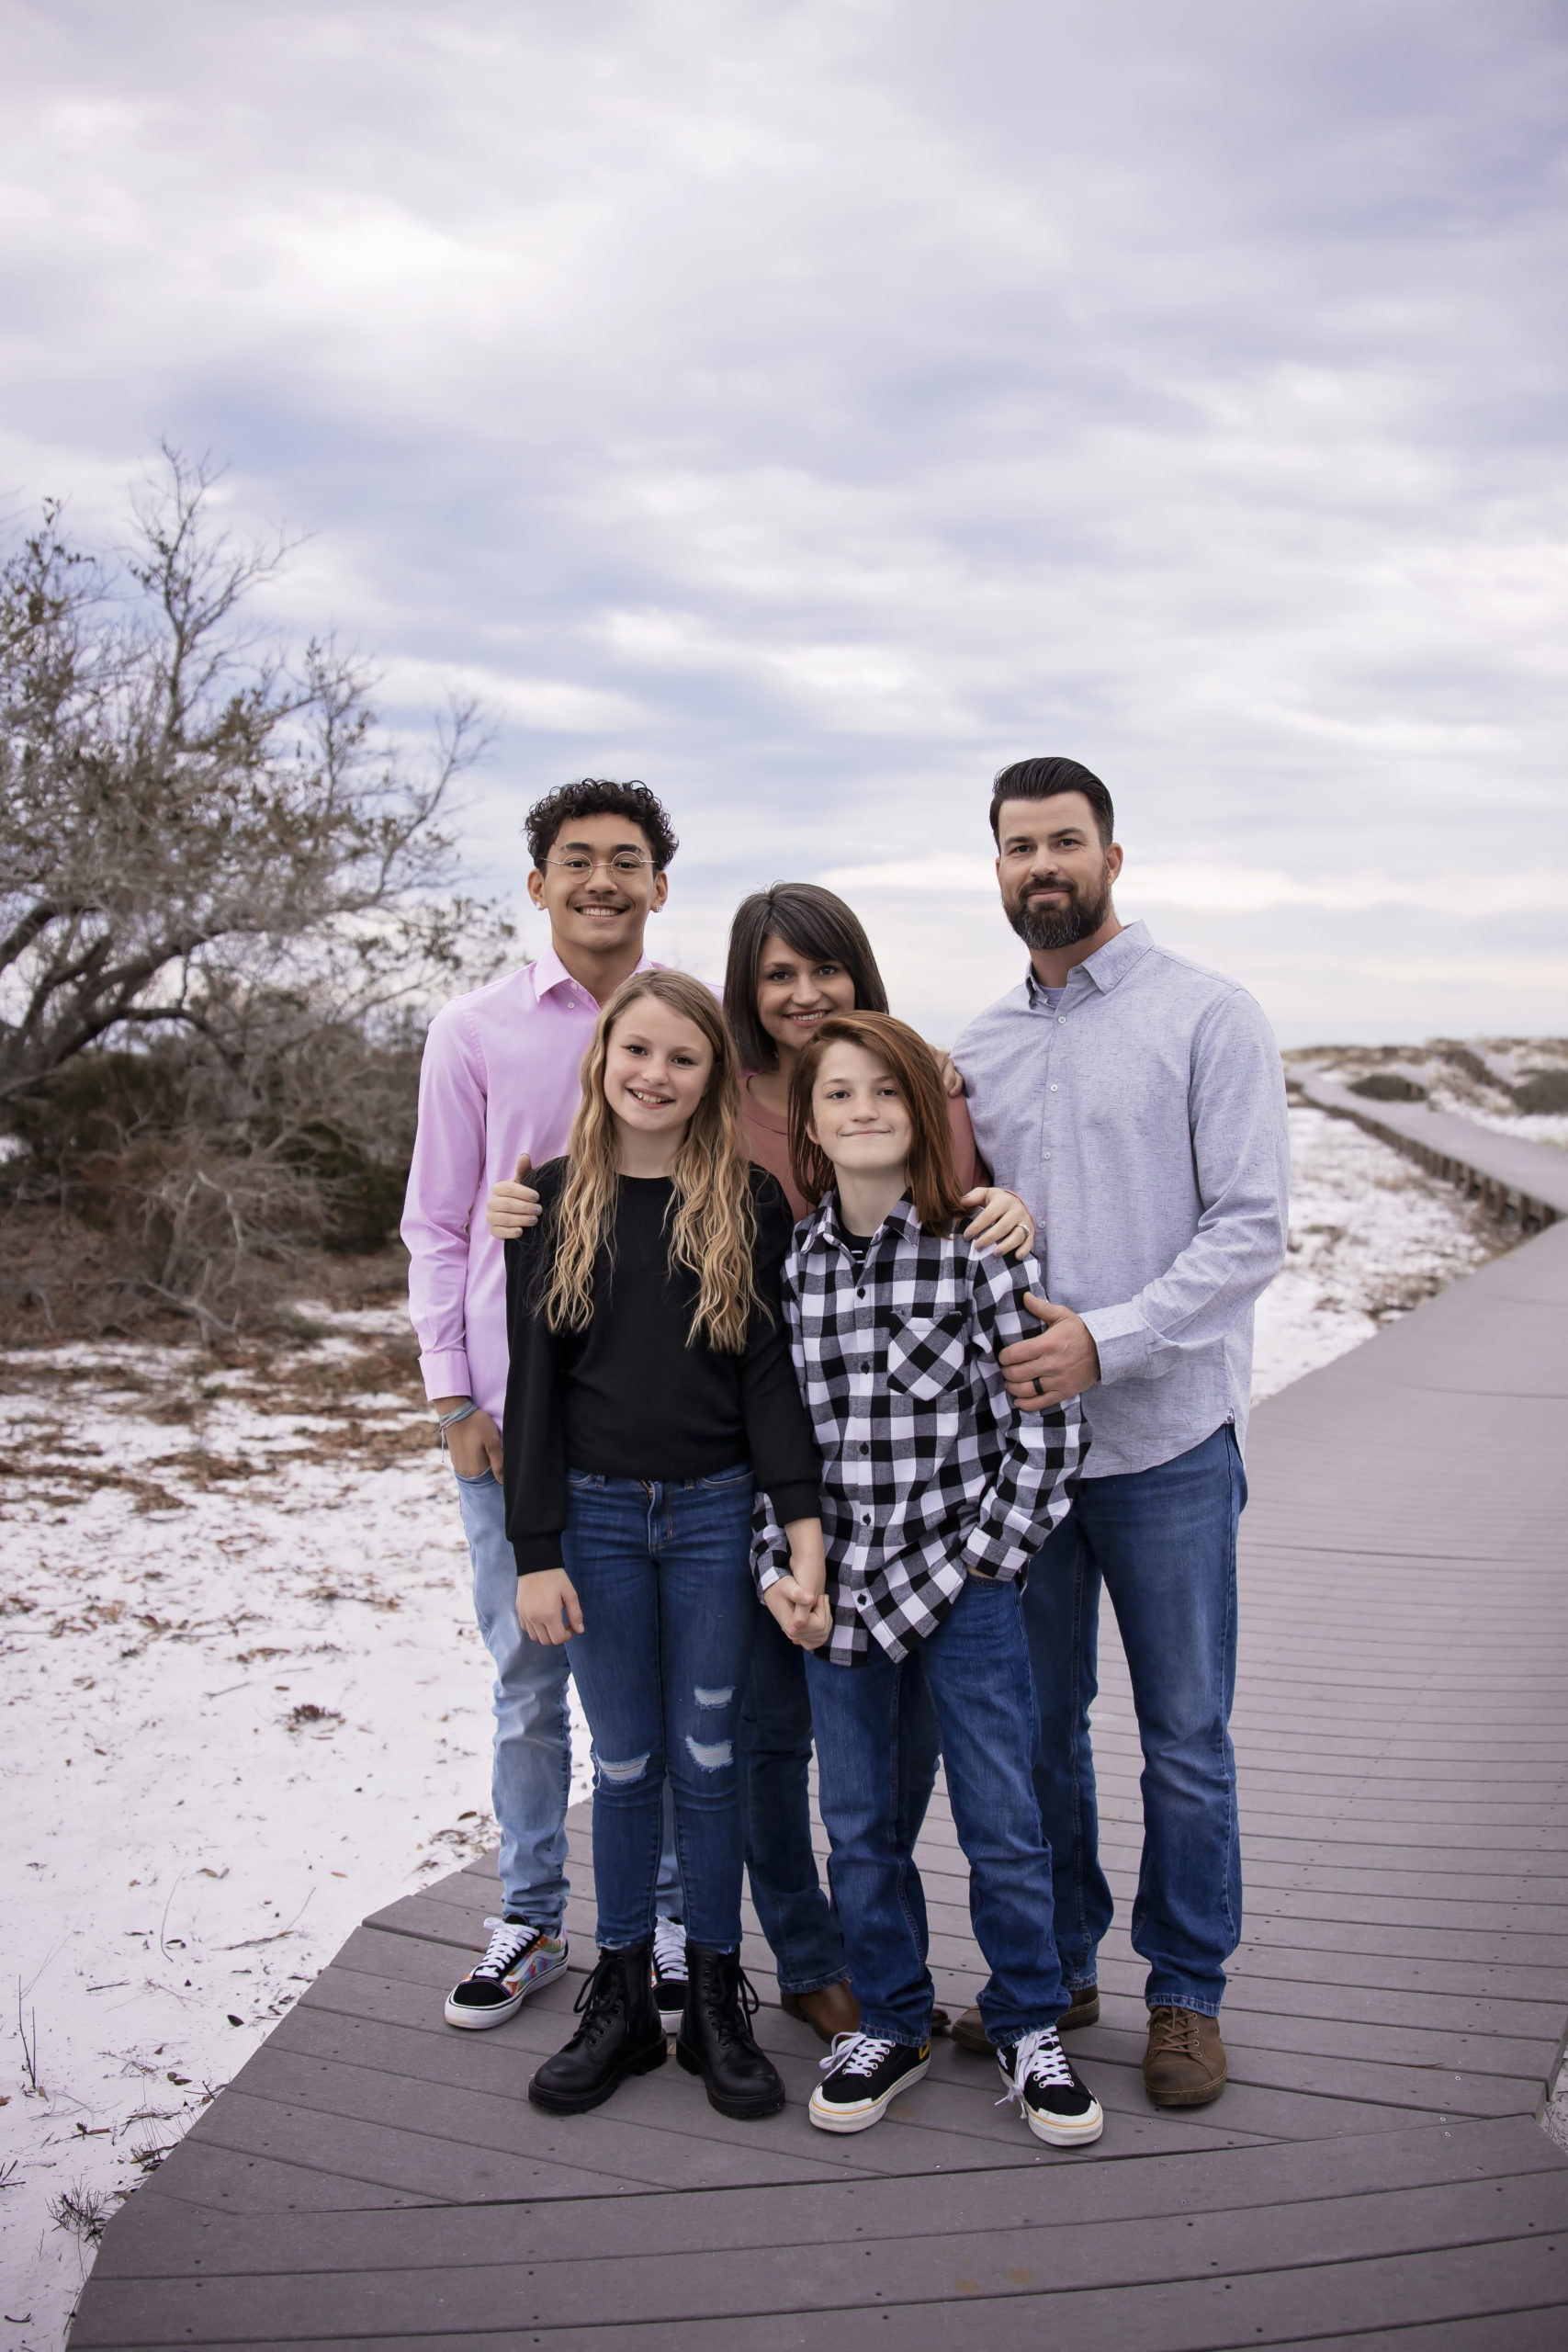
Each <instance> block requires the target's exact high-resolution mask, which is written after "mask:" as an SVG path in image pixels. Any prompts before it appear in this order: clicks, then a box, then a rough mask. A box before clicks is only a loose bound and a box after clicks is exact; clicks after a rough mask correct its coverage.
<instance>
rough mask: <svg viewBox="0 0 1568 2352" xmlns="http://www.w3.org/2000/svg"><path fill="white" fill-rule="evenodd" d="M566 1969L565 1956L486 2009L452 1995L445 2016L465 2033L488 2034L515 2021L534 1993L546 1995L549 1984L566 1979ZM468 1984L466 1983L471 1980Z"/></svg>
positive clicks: (447, 2020) (448, 1999)
mask: <svg viewBox="0 0 1568 2352" xmlns="http://www.w3.org/2000/svg"><path fill="white" fill-rule="evenodd" d="M566 1967H567V1963H566V1957H565V1955H564V1953H563V1955H562V1957H561V1959H560V1960H559V1961H558V1962H557V1964H556V1965H555V1966H554V1967H553V1968H544V1969H541V1970H540V1972H539V1973H538V1975H537V1976H530V1977H529V1979H528V1981H527V1983H526V1984H525V1985H521V1986H519V1988H518V1990H517V1991H516V1992H515V1993H513V1994H512V1995H511V1996H509V1997H508V1998H507V1999H506V2000H504V2001H496V2002H493V2003H490V2004H487V2005H486V2007H484V2008H482V2009H475V2008H470V2007H468V2005H467V2003H465V2002H459V2001H457V2000H456V1999H454V1997H453V1996H452V1994H450V1993H448V1994H447V1996H446V2008H445V2010H444V2011H443V2012H442V2014H443V2015H444V2016H445V2018H446V2022H447V2024H448V2025H455V2026H457V2027H459V2028H460V2029H461V2030H462V2031H464V2032H465V2033H488V2032H489V2031H490V2030H491V2027H492V2026H497V2025H504V2024H505V2023H506V2021H507V2019H508V2018H514V2017H515V2016H516V2015H517V2012H518V2010H519V2009H520V2008H521V2007H523V2004H524V2002H525V2001H526V2000H529V1999H530V1998H531V1997H532V1996H533V1995H534V1994H536V1993H538V1992H542V1991H543V1989H544V1987H545V1986H546V1985H553V1984H554V1983H555V1981H556V1978H557V1977H558V1976H564V1975H565V1974H566ZM464 1981H465V1983H466V1982H467V1979H466V1978H465V1980H464Z"/></svg>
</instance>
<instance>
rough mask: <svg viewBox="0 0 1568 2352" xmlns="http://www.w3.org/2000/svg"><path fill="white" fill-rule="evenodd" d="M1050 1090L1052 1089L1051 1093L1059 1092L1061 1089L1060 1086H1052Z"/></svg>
mask: <svg viewBox="0 0 1568 2352" xmlns="http://www.w3.org/2000/svg"><path fill="white" fill-rule="evenodd" d="M1051 1091H1052V1093H1053V1094H1059V1093H1060V1092H1061V1089H1060V1087H1056V1086H1054V1087H1053V1088H1052V1089H1051Z"/></svg>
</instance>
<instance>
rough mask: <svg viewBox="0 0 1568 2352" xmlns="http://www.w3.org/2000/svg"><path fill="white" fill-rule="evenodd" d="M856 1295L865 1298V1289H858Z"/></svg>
mask: <svg viewBox="0 0 1568 2352" xmlns="http://www.w3.org/2000/svg"><path fill="white" fill-rule="evenodd" d="M855 1296H856V1297H857V1298H863V1297H864V1296H865V1293H864V1291H863V1290H857V1291H856V1293H855Z"/></svg>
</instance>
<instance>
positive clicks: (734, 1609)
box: [561, 1464, 759, 1951]
mask: <svg viewBox="0 0 1568 2352" xmlns="http://www.w3.org/2000/svg"><path fill="white" fill-rule="evenodd" d="M751 1494H752V1482H751V1471H750V1464H740V1465H739V1467H738V1468H736V1469H734V1470H731V1471H726V1472H723V1473H720V1474H719V1475H717V1476H714V1477H711V1478H687V1479H682V1480H680V1481H675V1480H671V1481H670V1482H668V1483H665V1482H661V1481H655V1482H652V1483H645V1482H644V1481H643V1480H641V1479H639V1478H606V1477H603V1476H597V1475H591V1474H590V1473H588V1472H585V1471H580V1470H574V1471H571V1472H570V1474H569V1478H568V1496H569V1499H568V1504H567V1525H566V1531H565V1533H564V1535H563V1538H562V1544H561V1550H562V1555H563V1557H564V1560H565V1564H566V1568H567V1573H568V1575H569V1576H570V1578H571V1581H572V1583H573V1585H574V1586H575V1587H576V1589H577V1597H578V1600H579V1601H580V1602H581V1608H582V1618H583V1630H582V1632H581V1634H574V1635H573V1636H572V1639H571V1640H570V1642H569V1643H568V1645H567V1651H568V1655H569V1656H570V1660H571V1671H572V1674H573V1676H574V1677H575V1679H576V1682H577V1688H578V1692H579V1695H580V1696H581V1701H582V1706H583V1712H584V1713H585V1714H586V1715H587V1717H588V1722H589V1726H590V1728H591V1730H592V1734H593V1768H594V1769H593V1877H594V1883H595V1887H596V1890H597V1894H598V1903H599V1926H598V1939H599V1944H600V1948H601V1950H604V1951H626V1950H627V1949H629V1948H630V1947H632V1946H633V1945H636V1944H640V1943H643V1942H645V1941H646V1940H647V1939H648V1938H649V1936H650V1935H651V1934H652V1932H653V1922H654V1916H655V1896H656V1891H657V1884H658V1878H659V1854H660V1826H661V1813H662V1797H663V1790H664V1778H665V1774H666V1772H668V1774H669V1776H670V1781H671V1785H672V1787H673V1790H674V1796H675V1842H676V1849H677V1851H678V1853H679V1856H680V1863H681V1881H682V1887H683V1889H684V1894H685V1922H686V1932H687V1934H688V1935H689V1937H690V1938H691V1939H692V1941H693V1942H694V1943H695V1944H699V1945H702V1946H705V1948H706V1949H707V1950H709V1951H737V1950H738V1949H739V1943H740V1885H741V1875H742V1871H743V1869H744V1864H745V1840H744V1836H743V1832H742V1826H741V1817H740V1774H739V1767H738V1765H737V1762H736V1754H735V1751H736V1747H737V1744H738V1742H739V1730H740V1699H741V1693H742V1691H744V1689H745V1685H746V1676H747V1669H748V1668H749V1667H750V1662H751V1644H752V1638H753V1636H754V1634H755V1632H756V1627H757V1619H758V1615H759V1611H758V1607H757V1596H756V1591H755V1589H754V1587H753V1585H752V1582H751V1565H750V1560H751Z"/></svg>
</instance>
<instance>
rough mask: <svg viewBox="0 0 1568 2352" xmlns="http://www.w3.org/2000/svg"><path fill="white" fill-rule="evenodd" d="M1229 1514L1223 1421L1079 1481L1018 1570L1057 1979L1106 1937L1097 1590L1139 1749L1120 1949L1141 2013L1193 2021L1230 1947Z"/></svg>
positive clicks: (1211, 2010)
mask: <svg viewBox="0 0 1568 2352" xmlns="http://www.w3.org/2000/svg"><path fill="white" fill-rule="evenodd" d="M1091 1401H1092V1400H1091ZM1246 1501H1247V1476H1246V1474H1245V1472H1244V1471H1243V1469H1242V1466H1241V1454H1240V1452H1239V1450H1238V1448H1237V1445H1236V1442H1235V1430H1232V1429H1231V1427H1230V1425H1229V1424H1228V1422H1227V1423H1226V1424H1225V1425H1224V1427H1223V1428H1221V1429H1217V1430H1215V1431H1214V1434H1213V1437H1210V1438H1205V1439H1204V1441H1203V1442H1202V1444H1201V1445H1195V1446H1194V1447H1193V1448H1192V1449H1191V1451H1190V1453H1179V1454H1178V1455H1177V1457H1176V1459H1175V1461H1174V1462H1161V1463H1159V1464H1156V1467H1155V1468H1154V1469H1152V1470H1139V1471H1135V1472H1132V1473H1129V1474H1127V1475H1126V1476H1115V1477H1110V1478H1086V1479H1085V1480H1084V1482H1083V1484H1082V1486H1081V1487H1079V1488H1078V1490H1077V1496H1076V1498H1074V1502H1073V1507H1072V1510H1070V1511H1069V1512H1068V1514H1067V1516H1066V1519H1065V1520H1064V1521H1062V1523H1061V1525H1060V1526H1059V1527H1057V1528H1056V1529H1055V1532H1053V1533H1052V1535H1051V1536H1050V1537H1049V1538H1048V1540H1047V1541H1046V1543H1045V1544H1044V1546H1043V1549H1042V1550H1041V1552H1040V1554H1039V1555H1038V1557H1037V1558H1036V1560H1035V1562H1034V1564H1033V1566H1032V1569H1031V1571H1030V1577H1029V1589H1028V1591H1027V1592H1026V1593H1025V1595H1024V1601H1023V1615H1024V1623H1025V1624H1026V1625H1027V1627H1028V1630H1029V1656H1030V1662H1031V1664H1032V1668H1033V1671H1034V1687H1035V1690H1036V1691H1037V1692H1038V1694H1039V1699H1040V1754H1039V1761H1038V1764H1037V1766H1036V1770H1035V1787H1036V1789H1037V1790H1038V1792H1039V1796H1040V1817H1041V1822H1042V1825H1043V1828H1044V1832H1045V1836H1046V1838H1047V1839H1048V1840H1049V1842H1050V1847H1051V1852H1052V1857H1053V1860H1054V1863H1055V1886H1056V1946H1057V1950H1058V1951H1060V1953H1061V1956H1062V1974H1063V1976H1064V1977H1065V1979H1066V1983H1067V1985H1069V1986H1071V1987H1074V1988H1076V1987H1077V1986H1078V1985H1092V1984H1093V1983H1094V1981H1095V1955H1096V1952H1097V1951H1098V1950H1099V1946H1100V1938H1101V1937H1102V1936H1103V1935H1104V1933H1105V1931H1106V1929H1107V1928H1108V1927H1109V1926H1110V1925H1111V1889H1110V1887H1109V1886H1108V1885H1107V1884H1106V1881H1105V1873H1104V1871H1102V1870H1101V1869H1100V1853H1099V1826H1100V1819H1099V1813H1098V1810H1097V1807H1096V1804H1095V1792H1094V1752H1093V1749H1092V1748H1091V1747H1090V1745H1089V1706H1090V1702H1092V1700H1093V1698H1094V1695H1095V1692H1096V1691H1097V1690H1098V1688H1099V1682H1098V1679H1097V1673H1098V1644H1099V1631H1100V1587H1101V1586H1102V1585H1103V1586H1104V1588H1105V1590H1106V1591H1107V1592H1108V1593H1109V1594H1110V1596H1111V1607H1112V1608H1113V1609H1114V1610H1115V1611H1116V1623H1117V1627H1118V1629H1119V1631H1120V1633H1121V1635H1122V1648H1123V1649H1124V1650H1125V1651H1126V1654H1127V1666H1128V1669H1129V1671H1130V1673H1131V1676H1132V1682H1133V1703H1134V1707H1135V1708H1136V1710H1137V1716H1138V1737H1139V1740H1140V1741H1141V1743H1142V1746H1143V1751H1144V1771H1143V1781H1142V1788H1143V1798H1144V1857H1143V1866H1142V1868H1141V1869H1140V1871H1139V1872H1138V1892H1137V1894H1136V1896H1135V1898H1134V1904H1133V1923H1132V1925H1133V1949H1134V1951H1136V1952H1137V1953H1138V1954H1139V1955H1140V1957H1141V1958H1143V1959H1144V1960H1145V1961H1147V1962H1148V1969H1149V1973H1148V1979H1147V1983H1146V1985H1145V1998H1146V1999H1147V2001H1148V2003H1149V2006H1150V2007H1151V2008H1153V2007H1158V2006H1160V2005H1161V2004H1163V2003H1174V2004H1176V2005H1177V2006H1179V2007H1183V2008H1189V2009H1197V2010H1200V2011H1201V2012H1202V2013H1203V2014H1204V2015H1205V2016H1208V2017H1215V2016H1217V2015H1218V2014H1219V2007H1220V2002H1221V2000H1222V1998H1223V1996H1224V1989H1225V1972H1224V1962H1225V1961H1226V1960H1228V1959H1229V1957H1230V1955H1231V1953H1232V1952H1233V1951H1235V1948H1236V1945H1237V1943H1238V1942H1239V1941H1240V1939H1241V1844H1240V1838H1239V1836H1238V1833H1237V1827H1236V1804H1235V1754H1234V1752H1233V1751H1232V1748H1231V1739H1230V1731H1229V1724H1230V1712H1231V1701H1232V1699H1233V1697H1234V1696H1235V1619H1236V1587H1235V1540H1236V1524H1237V1521H1239V1519H1240V1517H1241V1513H1242V1508H1243V1506H1244V1504H1245V1503H1246Z"/></svg>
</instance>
